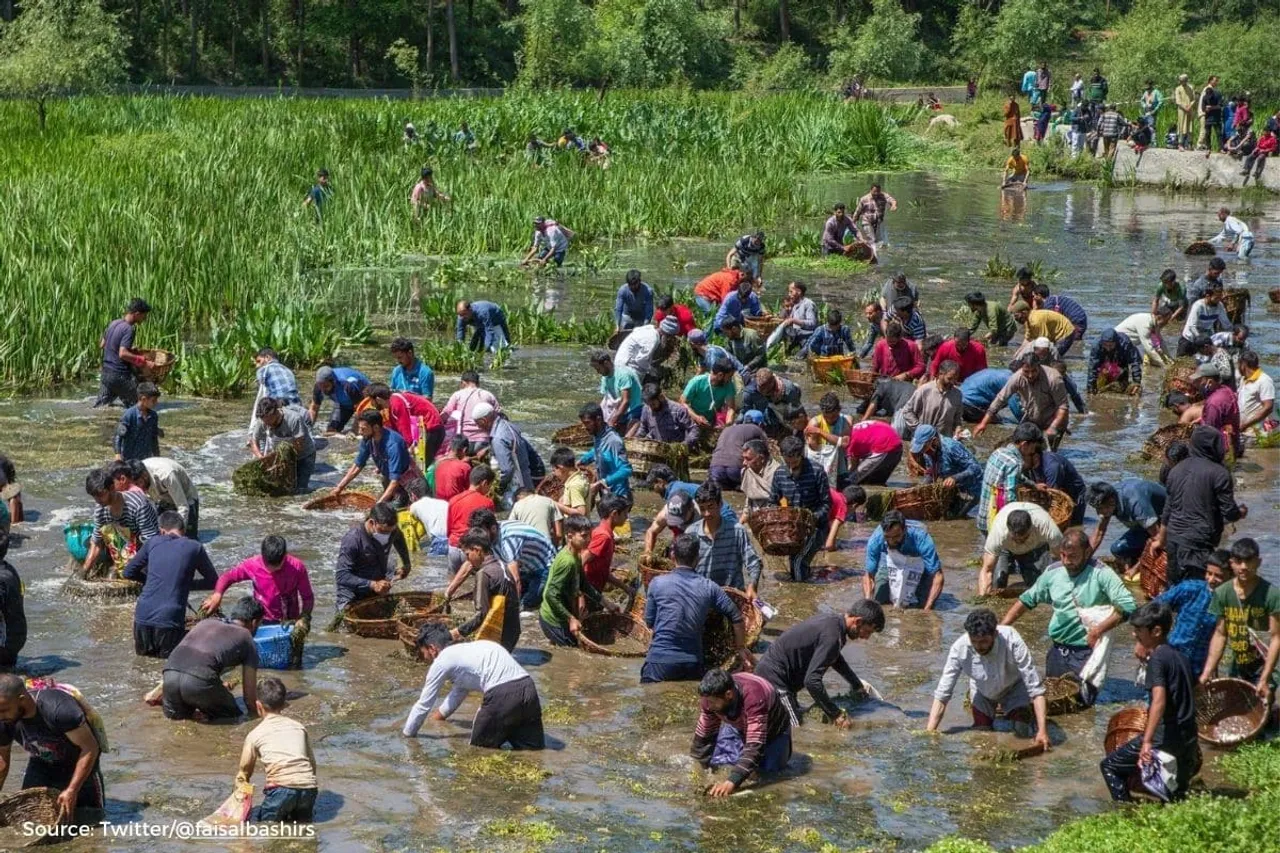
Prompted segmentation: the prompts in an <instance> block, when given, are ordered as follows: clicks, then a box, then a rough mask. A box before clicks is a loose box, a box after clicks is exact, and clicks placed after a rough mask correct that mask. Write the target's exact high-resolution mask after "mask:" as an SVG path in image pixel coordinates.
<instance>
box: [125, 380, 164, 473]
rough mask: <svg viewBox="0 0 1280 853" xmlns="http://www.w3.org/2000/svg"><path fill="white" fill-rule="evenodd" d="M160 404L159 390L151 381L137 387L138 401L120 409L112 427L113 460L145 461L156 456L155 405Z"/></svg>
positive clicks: (158, 432)
mask: <svg viewBox="0 0 1280 853" xmlns="http://www.w3.org/2000/svg"><path fill="white" fill-rule="evenodd" d="M158 402H160V389H159V388H157V387H156V386H155V385H154V384H153V383H151V382H143V383H142V384H140V385H139V386H138V402H137V403H135V404H134V405H132V406H130V407H129V408H127V409H125V410H124V414H123V415H121V416H120V423H119V425H118V426H116V435H115V439H114V440H113V441H112V445H113V446H114V447H115V451H116V459H117V460H125V459H149V458H150V457H152V456H159V455H160V438H161V437H162V436H163V435H164V430H162V429H160V415H159V414H157V413H156V404H157V403H158Z"/></svg>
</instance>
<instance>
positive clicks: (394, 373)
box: [390, 358, 436, 400]
mask: <svg viewBox="0 0 1280 853" xmlns="http://www.w3.org/2000/svg"><path fill="white" fill-rule="evenodd" d="M390 385H391V390H392V391H408V392H410V393H411V394H417V395H419V396H421V397H426V398H427V399H428V400H430V399H431V398H432V397H434V396H435V393H436V374H435V371H433V370H432V369H431V368H430V367H427V366H426V365H425V364H423V363H422V359H420V358H415V359H414V360H413V364H412V365H410V366H409V369H408V370H405V368H404V366H403V365H400V364H397V365H396V366H395V367H393V368H391V383H390Z"/></svg>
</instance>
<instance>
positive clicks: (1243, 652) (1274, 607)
mask: <svg viewBox="0 0 1280 853" xmlns="http://www.w3.org/2000/svg"><path fill="white" fill-rule="evenodd" d="M1276 614H1280V587H1277V586H1275V585H1273V584H1271V583H1270V582H1268V581H1265V580H1262V579H1261V578H1259V579H1258V585H1257V586H1255V587H1254V588H1253V592H1251V593H1250V594H1249V595H1248V596H1247V597H1246V598H1245V599H1244V600H1243V601H1241V600H1240V594H1239V593H1237V592H1236V584H1235V581H1234V580H1229V581H1227V582H1226V583H1224V584H1222V586H1220V587H1218V588H1217V589H1215V590H1214V591H1213V596H1212V597H1211V598H1210V599H1209V615H1210V616H1213V617H1214V618H1215V619H1221V620H1222V621H1223V622H1224V625H1223V628H1224V630H1225V631H1226V634H1227V651H1229V652H1230V658H1229V660H1228V674H1229V675H1233V676H1237V677H1239V676H1242V675H1244V674H1245V673H1248V674H1249V675H1251V676H1252V679H1251V680H1255V681H1256V680H1257V677H1258V669H1259V668H1260V667H1261V666H1262V664H1263V656H1262V655H1261V654H1260V653H1259V652H1258V650H1257V648H1255V647H1254V645H1253V643H1252V642H1251V640H1250V637H1249V630H1250V629H1252V630H1254V631H1257V632H1258V633H1260V634H1262V636H1264V637H1265V636H1268V635H1269V634H1270V632H1271V621H1270V620H1271V617H1272V616H1273V615H1276ZM1245 677H1246V678H1248V677H1249V676H1245Z"/></svg>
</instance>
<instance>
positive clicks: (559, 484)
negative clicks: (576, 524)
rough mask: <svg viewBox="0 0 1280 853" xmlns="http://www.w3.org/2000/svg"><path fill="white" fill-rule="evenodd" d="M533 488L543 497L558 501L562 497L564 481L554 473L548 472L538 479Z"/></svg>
mask: <svg viewBox="0 0 1280 853" xmlns="http://www.w3.org/2000/svg"><path fill="white" fill-rule="evenodd" d="M533 490H534V491H535V492H537V493H538V494H540V495H542V496H543V497H544V498H551V500H553V501H558V500H560V498H562V497H564V482H563V481H562V480H561V479H560V478H559V477H557V476H556V475H555V474H548V475H547V476H545V477H543V478H542V479H541V480H539V481H538V485H537V486H535V487H534V489H533Z"/></svg>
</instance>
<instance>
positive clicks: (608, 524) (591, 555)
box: [582, 495, 631, 593]
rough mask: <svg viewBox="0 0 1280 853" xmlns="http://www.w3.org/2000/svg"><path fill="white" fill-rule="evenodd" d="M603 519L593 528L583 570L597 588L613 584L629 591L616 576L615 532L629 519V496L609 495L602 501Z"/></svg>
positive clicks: (602, 588)
mask: <svg viewBox="0 0 1280 853" xmlns="http://www.w3.org/2000/svg"><path fill="white" fill-rule="evenodd" d="M599 510H600V523H599V524H597V525H596V526H595V527H594V528H592V530H591V541H590V543H589V544H588V545H587V553H585V554H583V555H582V571H583V574H585V575H586V576H587V583H589V584H591V585H592V586H593V587H595V588H596V589H598V590H602V591H603V590H604V588H605V587H606V586H612V587H615V588H616V589H620V590H622V591H623V592H626V593H630V592H631V590H629V589H627V588H626V587H625V586H623V585H622V584H620V583H618V582H617V581H615V580H614V579H613V575H612V573H611V569H612V568H613V549H614V540H613V532H614V531H615V530H617V529H618V528H619V527H621V526H623V525H624V524H626V523H627V514H628V512H630V506H629V504H628V501H627V499H626V498H623V497H619V496H617V495H608V496H606V497H605V498H603V499H602V500H601V501H600V506H599Z"/></svg>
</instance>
